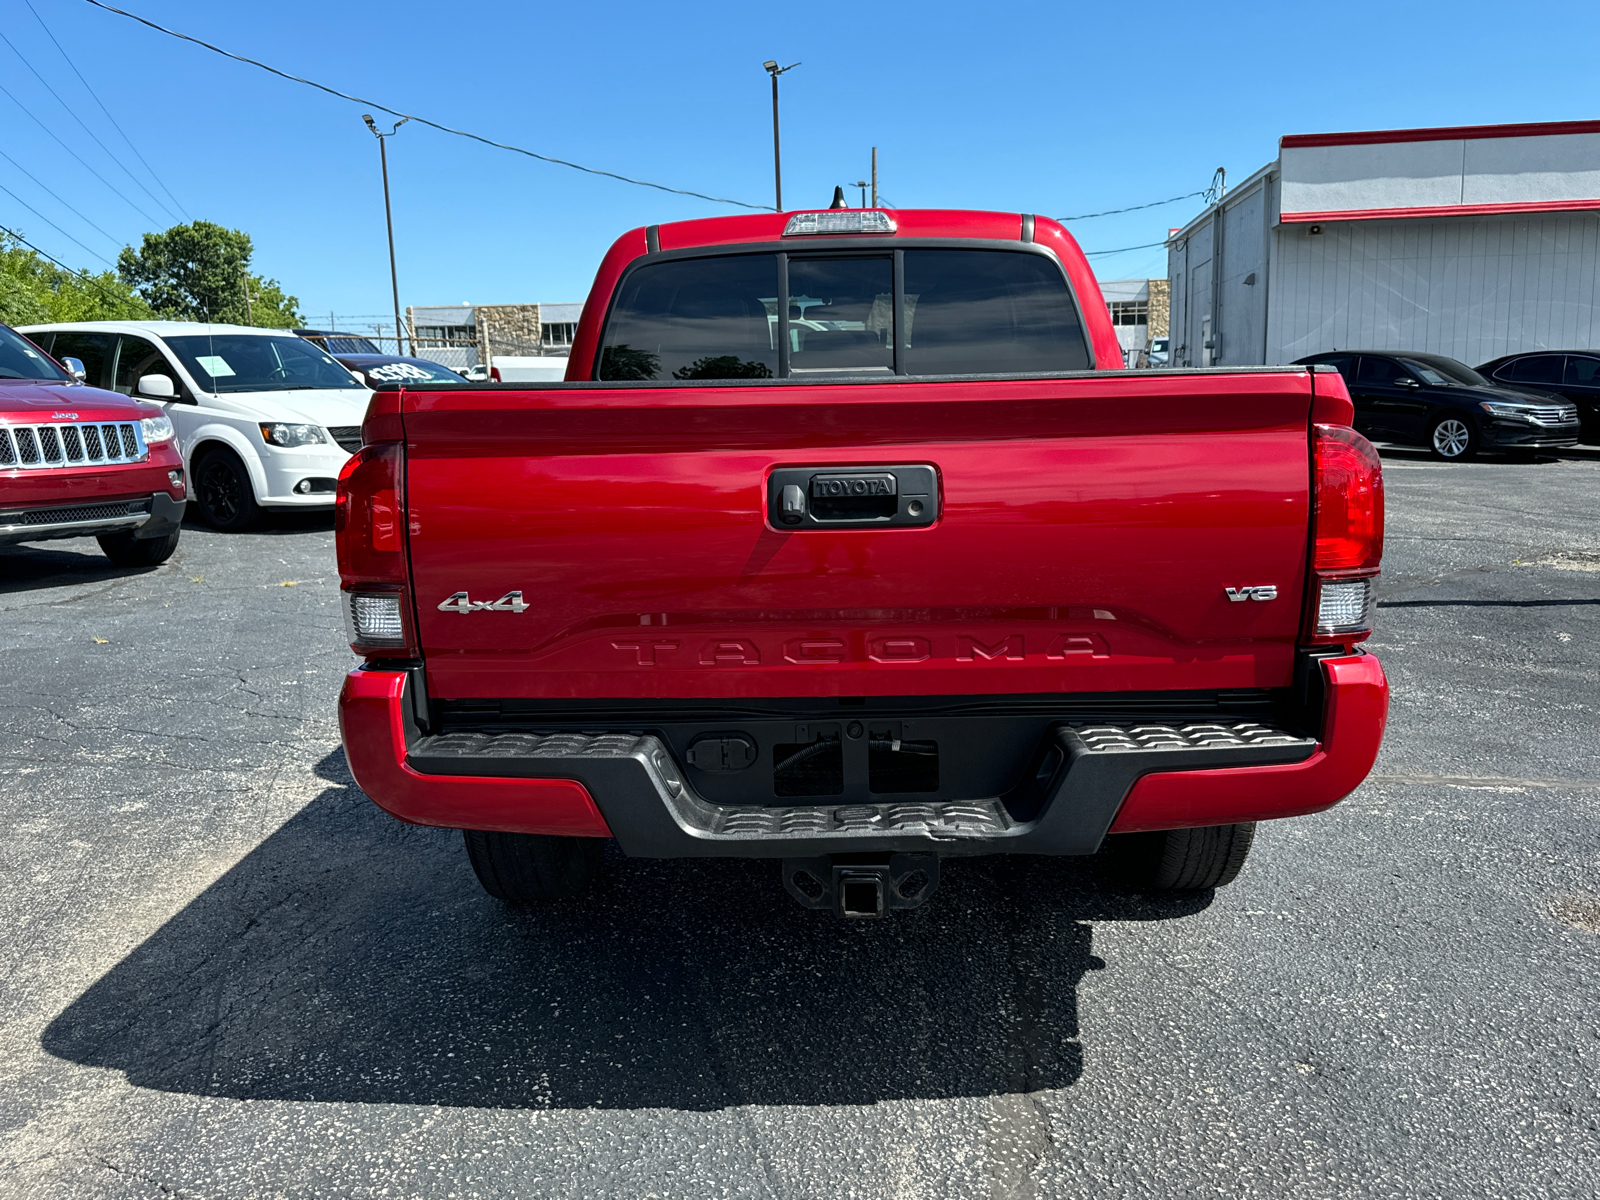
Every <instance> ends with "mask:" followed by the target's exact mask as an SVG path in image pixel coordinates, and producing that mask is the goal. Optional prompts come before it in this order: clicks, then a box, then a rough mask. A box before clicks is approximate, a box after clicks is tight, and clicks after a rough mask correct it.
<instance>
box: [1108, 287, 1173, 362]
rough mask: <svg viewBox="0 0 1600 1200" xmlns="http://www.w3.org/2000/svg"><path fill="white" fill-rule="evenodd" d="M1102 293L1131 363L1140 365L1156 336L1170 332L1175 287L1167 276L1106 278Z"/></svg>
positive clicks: (1126, 358)
mask: <svg viewBox="0 0 1600 1200" xmlns="http://www.w3.org/2000/svg"><path fill="white" fill-rule="evenodd" d="M1100 294H1101V296H1103V297H1104V298H1105V302H1106V308H1107V309H1108V310H1109V311H1110V313H1111V325H1112V327H1113V328H1114V329H1115V330H1116V331H1117V342H1118V344H1119V345H1121V347H1122V356H1123V359H1124V361H1126V362H1127V364H1128V365H1129V366H1140V365H1142V363H1143V356H1144V355H1146V354H1147V353H1148V352H1149V350H1150V343H1151V341H1152V340H1153V339H1155V338H1164V337H1166V336H1167V328H1168V313H1169V312H1170V304H1169V298H1170V296H1171V290H1170V288H1169V287H1168V284H1167V281H1166V280H1165V279H1103V280H1101V281H1100Z"/></svg>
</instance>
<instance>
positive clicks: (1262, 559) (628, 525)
mask: <svg viewBox="0 0 1600 1200" xmlns="http://www.w3.org/2000/svg"><path fill="white" fill-rule="evenodd" d="M1311 399H1312V383H1311V377H1310V375H1309V374H1307V373H1306V372H1304V371H1301V370H1294V369H1284V370H1278V371H1240V372H1237V373H1231V372H1220V371H1210V372H1205V373H1197V374H1181V373H1150V372H1138V373H1129V374H1100V375H1086V376H1079V377H1067V378H1056V379H1046V380H1030V379H988V380H983V381H945V382H928V381H908V382H893V383H890V382H882V383H876V382H875V383H839V384H815V383H806V384H793V385H790V384H779V383H771V382H763V383H760V384H752V385H748V386H737V385H735V386H723V387H707V386H693V387H690V386H681V387H671V386H668V387H660V386H651V385H646V386H628V385H622V386H616V385H596V384H565V385H558V386H551V387H548V388H530V389H528V390H483V391H479V390H466V389H460V390H456V391H450V390H440V391H408V392H406V393H405V394H404V395H403V397H402V399H401V409H402V412H403V421H404V429H405V438H406V473H407V474H406V492H407V505H408V509H409V514H410V522H409V529H410V534H409V537H410V558H411V570H412V580H413V585H414V589H415V599H416V613H417V621H418V629H419V633H420V638H421V642H422V648H423V652H424V656H425V659H426V663H427V682H428V687H429V690H430V692H431V693H432V694H433V695H434V696H437V697H441V698H461V699H490V698H499V699H613V698H614V699H624V698H652V697H655V698H706V699H711V698H730V697H812V696H868V695H876V696H893V695H911V694H918V695H929V694H931V695H952V696H956V695H962V696H968V695H997V694H1009V695H1022V694H1040V693H1061V692H1070V693H1087V692H1118V691H1155V690H1160V691H1172V690H1179V689H1235V688H1261V687H1280V686H1286V685H1287V684H1288V683H1289V682H1290V679H1291V674H1292V670H1293V657H1294V646H1295V641H1296V635H1297V632H1298V630H1299V627H1300V621H1301V608H1302V593H1303V589H1304V580H1305V577H1306V567H1307V563H1306V555H1307V538H1308V523H1309V504H1310V496H1309V478H1310V467H1309V463H1308V422H1309V419H1310V408H1311ZM884 464H925V465H929V466H932V467H933V468H934V469H935V471H936V474H937V479H938V481H939V490H940V495H939V504H940V513H939V517H938V519H937V520H936V521H935V522H934V523H933V524H932V525H929V526H926V527H908V528H875V529H848V530H845V529H802V530H797V531H796V530H786V529H783V528H781V527H780V526H779V525H778V524H776V523H775V522H774V520H773V519H772V517H771V516H770V515H769V513H768V488H767V481H768V477H769V475H770V473H771V472H772V471H774V470H775V469H779V468H787V467H798V468H813V467H814V468H828V467H848V468H855V469H862V468H871V467H875V466H882V465H884ZM1252 588H1261V589H1265V588H1275V589H1276V598H1275V599H1270V600H1268V599H1265V595H1266V593H1265V592H1259V593H1256V595H1257V596H1259V597H1262V598H1261V599H1256V600H1248V599H1244V597H1246V596H1248V595H1250V594H1251V593H1249V592H1247V591H1245V590H1244V589H1252ZM1230 590H1231V591H1232V593H1233V595H1232V596H1230V594H1229V592H1230ZM512 592H520V593H521V597H520V603H518V602H517V601H516V600H511V601H508V602H506V603H502V604H500V605H498V606H491V605H492V602H495V601H499V600H501V599H502V598H503V597H507V596H508V595H509V594H510V593H512ZM485 602H489V604H486V603H485ZM524 606H525V607H524Z"/></svg>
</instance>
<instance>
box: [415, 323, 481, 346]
mask: <svg viewBox="0 0 1600 1200" xmlns="http://www.w3.org/2000/svg"><path fill="white" fill-rule="evenodd" d="M417 340H418V341H419V342H429V343H439V344H441V345H445V346H475V345H477V342H478V331H477V329H476V328H475V327H473V326H471V325H418V326H417Z"/></svg>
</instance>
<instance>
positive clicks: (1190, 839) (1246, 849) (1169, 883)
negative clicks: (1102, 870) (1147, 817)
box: [1111, 821, 1256, 892]
mask: <svg viewBox="0 0 1600 1200" xmlns="http://www.w3.org/2000/svg"><path fill="white" fill-rule="evenodd" d="M1255 835H1256V827H1255V822H1253V821H1252V822H1250V823H1249V824H1246V825H1208V826H1206V827H1205V828H1203V829H1163V830H1158V831H1157V832H1154V833H1124V834H1118V835H1117V836H1116V837H1114V838H1113V839H1111V851H1112V854H1113V855H1114V856H1115V858H1116V861H1117V874H1118V876H1119V877H1120V878H1121V880H1122V882H1123V883H1124V884H1126V885H1127V886H1128V887H1130V888H1132V889H1133V890H1135V891H1140V892H1203V891H1209V890H1210V889H1211V888H1219V887H1226V886H1227V885H1228V884H1230V883H1232V882H1233V881H1234V879H1235V878H1237V877H1238V874H1239V871H1240V868H1242V867H1243V866H1244V860H1245V856H1246V855H1248V854H1249V853H1250V843H1251V842H1252V841H1253V840H1254V838H1255Z"/></svg>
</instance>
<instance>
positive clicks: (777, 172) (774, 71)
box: [761, 58, 800, 212]
mask: <svg viewBox="0 0 1600 1200" xmlns="http://www.w3.org/2000/svg"><path fill="white" fill-rule="evenodd" d="M761 65H762V66H763V67H765V68H766V71H767V74H768V75H771V76H772V178H773V182H774V184H775V186H776V189H777V193H778V197H777V198H778V204H777V208H778V211H779V212H782V211H783V155H782V154H780V153H779V151H778V76H779V75H782V74H783V73H784V72H785V71H792V70H794V69H795V68H796V67H798V66H799V65H800V64H799V63H797V62H794V63H790V64H789V65H788V66H787V67H780V66H779V65H778V60H777V59H775V58H769V59H767V61H766V62H764V63H762V64H761Z"/></svg>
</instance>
